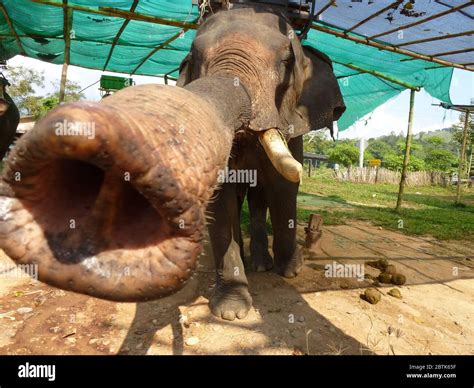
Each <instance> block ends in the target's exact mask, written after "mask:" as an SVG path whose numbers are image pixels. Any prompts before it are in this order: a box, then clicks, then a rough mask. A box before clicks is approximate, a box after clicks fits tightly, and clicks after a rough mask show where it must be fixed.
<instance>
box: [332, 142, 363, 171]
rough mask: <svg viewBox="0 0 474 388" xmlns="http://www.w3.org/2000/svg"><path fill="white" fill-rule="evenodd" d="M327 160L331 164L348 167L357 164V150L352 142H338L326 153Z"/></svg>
mask: <svg viewBox="0 0 474 388" xmlns="http://www.w3.org/2000/svg"><path fill="white" fill-rule="evenodd" d="M328 158H329V160H330V161H331V162H333V163H337V164H341V165H343V166H344V167H349V166H352V165H353V164H356V163H357V162H358V160H359V148H358V147H357V146H355V145H354V144H353V143H352V142H340V143H337V144H336V145H335V146H334V148H332V149H331V150H330V151H329V152H328Z"/></svg>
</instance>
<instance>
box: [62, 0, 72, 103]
mask: <svg viewBox="0 0 474 388" xmlns="http://www.w3.org/2000/svg"><path fill="white" fill-rule="evenodd" d="M63 5H64V28H63V31H64V63H63V69H62V71H61V84H60V86H59V103H61V102H63V101H64V96H65V94H66V81H67V68H68V66H69V61H70V54H71V26H72V10H70V9H69V8H67V0H63Z"/></svg>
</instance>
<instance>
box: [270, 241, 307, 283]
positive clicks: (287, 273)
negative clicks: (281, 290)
mask: <svg viewBox="0 0 474 388" xmlns="http://www.w3.org/2000/svg"><path fill="white" fill-rule="evenodd" d="M303 263H304V258H303V255H302V254H301V252H300V250H299V249H298V248H297V249H296V250H295V253H294V254H293V257H292V258H291V259H290V260H288V261H284V262H280V263H277V264H276V271H277V273H278V274H280V275H281V276H283V277H285V278H294V277H295V276H296V275H298V273H299V272H300V271H301V268H303Z"/></svg>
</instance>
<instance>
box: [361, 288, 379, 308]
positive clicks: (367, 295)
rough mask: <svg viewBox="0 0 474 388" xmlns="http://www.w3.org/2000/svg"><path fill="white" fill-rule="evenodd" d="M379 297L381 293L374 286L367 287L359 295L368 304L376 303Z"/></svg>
mask: <svg viewBox="0 0 474 388" xmlns="http://www.w3.org/2000/svg"><path fill="white" fill-rule="evenodd" d="M381 297H382V294H381V293H380V291H378V290H377V289H375V288H367V289H366V290H365V291H364V293H363V294H362V295H361V298H362V299H363V300H365V301H366V302H369V303H370V304H377V303H378V302H379V301H380V298H381Z"/></svg>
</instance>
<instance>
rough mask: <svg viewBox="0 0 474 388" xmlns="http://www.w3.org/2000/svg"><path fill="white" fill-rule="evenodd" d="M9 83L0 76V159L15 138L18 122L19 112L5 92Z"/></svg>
mask: <svg viewBox="0 0 474 388" xmlns="http://www.w3.org/2000/svg"><path fill="white" fill-rule="evenodd" d="M9 85H10V84H9V83H8V81H7V80H6V79H5V78H3V77H0V160H2V159H3V158H4V156H5V154H6V153H7V151H8V149H9V148H10V145H11V144H12V143H13V141H14V140H15V134H16V128H17V127H18V123H19V122H20V113H19V111H18V108H17V107H16V105H15V103H14V102H13V100H12V98H11V97H10V96H9V95H8V93H7V92H6V90H5V89H6V87H7V86H9Z"/></svg>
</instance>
